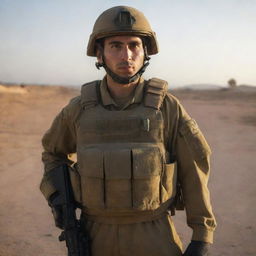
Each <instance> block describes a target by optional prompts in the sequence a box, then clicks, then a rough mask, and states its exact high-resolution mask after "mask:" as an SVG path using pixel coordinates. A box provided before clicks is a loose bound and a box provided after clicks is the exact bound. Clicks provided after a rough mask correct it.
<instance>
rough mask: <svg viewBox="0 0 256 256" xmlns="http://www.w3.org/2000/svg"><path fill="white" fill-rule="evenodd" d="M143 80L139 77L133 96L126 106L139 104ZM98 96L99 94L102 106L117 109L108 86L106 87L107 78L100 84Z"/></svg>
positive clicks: (141, 97) (141, 96)
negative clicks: (111, 106)
mask: <svg viewBox="0 0 256 256" xmlns="http://www.w3.org/2000/svg"><path fill="white" fill-rule="evenodd" d="M144 83H145V81H144V78H143V77H141V78H140V80H139V82H138V85H137V86H136V88H135V91H134V96H133V97H132V98H131V99H130V100H129V102H127V106H129V105H131V104H134V103H140V102H141V101H142V99H143V89H144ZM100 94H101V100H102V104H103V105H104V106H107V105H114V106H115V107H118V106H117V104H116V102H115V101H114V99H113V98H112V97H111V95H110V93H109V90H108V86H107V78H106V76H105V77H104V79H103V80H102V81H101V83H100Z"/></svg>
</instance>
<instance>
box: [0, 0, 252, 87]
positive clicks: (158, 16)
mask: <svg viewBox="0 0 256 256" xmlns="http://www.w3.org/2000/svg"><path fill="white" fill-rule="evenodd" d="M117 5H128V6H132V7H135V8H137V9H139V10H140V11H142V12H143V13H144V14H145V16H146V17H147V18H148V20H149V22H150V24H151V26H152V29H153V30H154V31H155V32H156V34H157V39H158V43H159V46H160V52H159V54H157V55H154V56H152V58H151V61H150V65H149V67H148V68H147V70H146V72H145V77H146V78H151V77H158V78H161V79H165V80H167V81H168V82H169V86H175V87H176V86H183V85H188V84H215V85H226V84H227V81H228V80H229V79H230V78H234V79H236V81H237V83H238V84H249V85H255V86H256V15H255V13H256V0H222V1H221V0H157V1H156V0H130V1H125V0H119V1H114V0H111V1H110V0H97V1H88V0H87V1H86V0H83V1H82V0H76V1H71V0H44V1H41V0H22V1H19V0H0V81H2V82H14V83H29V84H58V85H59V84H63V85H81V84H84V83H86V82H89V81H91V80H95V79H101V78H102V77H103V76H104V71H103V70H101V71H98V70H97V69H96V68H95V58H93V57H88V56H86V47H87V42H88V38H89V36H90V33H91V32H92V27H93V25H94V22H95V20H96V19H97V17H98V16H99V15H100V14H101V13H102V12H103V11H104V10H106V9H108V8H110V7H113V6H117Z"/></svg>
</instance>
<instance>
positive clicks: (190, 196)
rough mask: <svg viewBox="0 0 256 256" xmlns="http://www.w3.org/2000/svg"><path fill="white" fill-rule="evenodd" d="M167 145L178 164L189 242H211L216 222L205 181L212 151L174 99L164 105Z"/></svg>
mask: <svg viewBox="0 0 256 256" xmlns="http://www.w3.org/2000/svg"><path fill="white" fill-rule="evenodd" d="M165 113H167V119H168V122H167V124H166V127H167V129H168V133H169V138H168V145H169V148H171V150H170V151H171V152H172V153H173V154H174V155H175V156H174V158H175V159H176V161H177V170H178V180H179V183H180V185H181V189H182V194H183V198H184V204H185V210H186V215H187V223H188V226H190V227H191V228H192V229H193V235H192V240H198V241H204V242H208V243H212V242H213V231H214V229H215V227H216V221H215V218H214V215H213V213H212V207H211V203H210V194H209V190H208V179H209V174H210V154H211V150H210V147H209V145H208V144H207V142H206V140H205V138H204V136H203V134H202V132H201V131H200V129H199V127H198V125H197V123H196V121H195V120H193V119H192V118H191V117H190V116H189V115H188V114H187V112H186V111H185V109H184V108H183V106H182V105H181V104H180V103H179V101H178V100H177V99H176V98H175V97H170V96H169V100H167V103H166V104H165Z"/></svg>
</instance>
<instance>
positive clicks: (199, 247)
mask: <svg viewBox="0 0 256 256" xmlns="http://www.w3.org/2000/svg"><path fill="white" fill-rule="evenodd" d="M209 245H210V244H209V243H206V242H202V241H191V243H190V244H189V245H188V247H187V249H186V251H185V253H184V254H183V256H206V255H207V254H208V249H209Z"/></svg>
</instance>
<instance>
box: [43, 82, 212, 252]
mask: <svg viewBox="0 0 256 256" xmlns="http://www.w3.org/2000/svg"><path fill="white" fill-rule="evenodd" d="M146 84H147V81H144V79H143V78H141V79H140V82H139V84H138V86H137V87H136V89H135V92H134V94H133V96H132V97H130V98H129V99H125V100H123V101H122V100H119V101H118V100H116V101H115V100H114V99H113V98H112V97H111V95H110V93H109V91H108V89H107V84H106V78H104V79H103V80H102V81H101V84H100V95H101V104H102V105H103V106H104V107H105V108H107V109H108V110H110V111H125V110H126V109H132V108H136V107H137V106H139V105H140V104H141V103H142V102H143V97H144V93H145V91H144V87H145V86H146ZM116 102H118V104H117V103H116ZM81 111H83V110H82V103H81V96H78V97H76V98H74V99H72V100H71V101H70V103H69V104H68V105H67V106H66V107H64V108H63V109H62V111H61V112H60V113H59V114H58V115H57V116H56V118H55V120H54V121H53V124H52V126H51V128H50V129H49V130H48V131H47V132H46V133H45V135H44V137H43V140H42V143H43V147H44V152H43V155H42V160H43V162H44V165H45V172H48V171H50V170H51V169H53V168H55V167H57V166H59V165H61V164H63V163H67V164H69V165H70V164H72V160H70V157H69V156H70V155H71V154H74V153H76V146H77V142H76V135H77V134H76V125H77V123H78V121H79V118H80V114H81ZM161 111H162V114H163V117H164V127H165V129H164V140H165V141H164V144H165V147H166V149H167V151H169V152H170V159H169V161H170V162H176V165H177V170H178V171H177V173H178V180H179V182H180V185H181V188H182V195H183V198H184V204H185V210H186V214H187V223H188V226H190V227H191V228H192V229H193V235H192V240H199V241H205V242H209V243H212V242H213V231H214V229H215V227H216V222H215V218H214V215H213V213H212V208H211V203H210V197H209V191H208V188H207V183H208V179H209V172H210V163H209V156H210V153H211V151H210V148H209V146H208V144H207V142H206V140H205V138H204V136H203V135H202V133H201V131H200V130H199V128H198V126H197V124H196V122H195V121H194V120H193V119H191V117H190V116H189V115H188V114H187V113H186V111H185V110H184V108H183V107H182V105H181V104H180V102H179V101H178V100H177V99H176V98H175V97H174V96H172V95H171V94H170V93H167V94H166V95H165V98H164V101H163V104H162V106H161ZM73 189H74V190H76V188H73ZM41 190H42V192H43V194H44V196H45V197H46V198H47V199H48V198H49V196H50V195H51V194H52V193H53V192H54V188H53V187H52V186H51V184H50V182H49V181H48V180H47V178H46V176H44V177H43V179H42V183H41ZM87 217H89V218H88V219H89V221H87V224H86V225H87V229H88V232H89V233H90V236H91V243H92V245H91V247H92V255H131V254H133V255H144V254H145V255H152V256H153V255H160V256H162V255H163V256H165V255H181V247H182V245H181V242H180V239H179V237H178V235H177V233H176V231H175V228H174V226H173V223H172V219H171V217H170V216H169V214H168V213H167V212H166V213H165V214H162V215H159V216H157V217H155V218H153V217H152V218H149V219H147V218H145V219H143V217H142V218H141V217H140V216H139V214H138V213H136V215H134V216H130V218H128V220H127V221H124V223H123V224H120V223H122V221H121V222H115V220H114V218H113V219H112V221H110V222H106V221H105V220H104V218H97V216H87ZM134 234H135V235H134ZM134 236H135V237H134ZM99 247H100V248H101V249H100V250H99Z"/></svg>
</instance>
